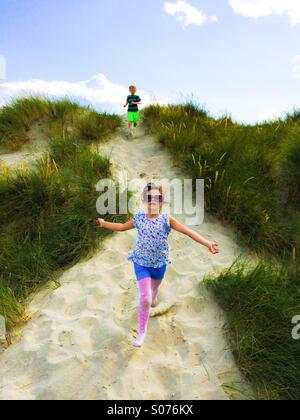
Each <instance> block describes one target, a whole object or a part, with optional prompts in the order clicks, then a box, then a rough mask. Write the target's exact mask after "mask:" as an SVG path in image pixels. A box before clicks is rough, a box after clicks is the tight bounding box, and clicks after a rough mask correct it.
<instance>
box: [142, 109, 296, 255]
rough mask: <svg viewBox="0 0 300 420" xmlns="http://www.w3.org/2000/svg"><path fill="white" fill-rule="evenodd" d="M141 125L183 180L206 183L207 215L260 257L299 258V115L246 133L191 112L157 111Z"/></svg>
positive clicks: (145, 116) (148, 111) (147, 111)
mask: <svg viewBox="0 0 300 420" xmlns="http://www.w3.org/2000/svg"><path fill="white" fill-rule="evenodd" d="M143 120H144V124H145V125H146V127H147V129H148V130H149V132H151V133H153V134H155V135H157V137H158V140H159V142H160V143H161V144H162V145H164V146H165V147H166V148H167V149H168V150H169V151H170V153H171V155H172V156H173V158H174V160H175V161H176V162H178V163H179V164H181V166H182V168H183V169H184V171H185V173H186V174H188V175H189V176H191V177H192V178H193V179H198V178H201V179H204V181H205V207H206V210H207V211H208V212H210V213H212V214H215V215H216V216H217V217H218V218H219V220H221V221H224V222H227V223H229V224H231V225H232V226H234V227H235V228H236V230H237V231H238V232H239V234H240V237H241V238H242V239H243V241H244V242H245V244H246V245H247V246H249V247H250V248H251V249H252V250H254V251H256V252H257V253H260V254H262V253H265V252H266V253H271V254H273V255H278V256H280V257H290V258H294V257H295V255H296V256H298V255H299V251H300V213H299V204H300V183H299V179H300V124H299V119H298V113H297V111H295V113H294V114H291V115H288V116H287V117H286V119H284V120H278V121H274V122H269V123H268V122H266V123H264V124H257V125H254V126H247V125H241V124H238V123H234V122H233V121H232V120H231V119H230V118H229V117H224V118H219V119H215V118H213V117H211V116H210V115H209V114H208V113H207V112H206V111H204V110H203V109H201V108H199V107H197V106H195V105H193V104H185V105H177V106H165V107H162V106H156V105H153V106H149V107H148V108H146V109H145V110H144V111H143Z"/></svg>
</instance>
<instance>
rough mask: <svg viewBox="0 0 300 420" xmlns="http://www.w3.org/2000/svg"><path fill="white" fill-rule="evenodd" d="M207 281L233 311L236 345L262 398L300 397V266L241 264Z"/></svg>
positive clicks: (231, 324)
mask: <svg viewBox="0 0 300 420" xmlns="http://www.w3.org/2000/svg"><path fill="white" fill-rule="evenodd" d="M207 284H208V286H209V287H210V288H212V289H213V291H214V293H215V295H216V296H217V298H218V300H219V302H220V303H221V304H222V306H223V308H224V309H225V311H226V313H227V315H228V326H227V332H228V337H229V340H230V343H231V347H232V349H233V351H234V354H235V356H236V358H237V360H238V361H239V365H240V367H241V370H242V372H243V374H244V375H245V377H246V378H248V379H250V380H251V381H252V383H253V385H254V388H255V392H256V394H257V396H258V398H259V399H292V400H299V398H300V366H299V363H298V358H299V349H300V345H299V342H298V341H296V340H293V338H292V328H293V325H292V322H291V320H292V318H293V317H294V316H295V314H300V270H299V269H295V267H293V268H292V267H289V266H287V268H283V267H282V268H278V267H276V265H275V267H274V266H271V265H267V264H260V265H258V266H257V267H256V268H254V269H253V268H252V269H250V268H248V269H245V268H244V267H242V266H240V265H239V264H238V265H237V266H236V267H234V268H232V269H230V270H228V271H227V272H224V273H223V274H221V275H220V276H219V277H218V278H217V279H210V280H209V279H208V280H207Z"/></svg>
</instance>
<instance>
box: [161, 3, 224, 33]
mask: <svg viewBox="0 0 300 420" xmlns="http://www.w3.org/2000/svg"><path fill="white" fill-rule="evenodd" d="M164 10H165V12H166V13H167V14H169V15H172V16H175V17H176V19H177V20H178V22H180V23H182V25H183V27H184V28H186V27H187V26H189V25H198V26H201V25H203V23H205V22H206V21H209V22H217V21H218V18H217V16H209V17H208V16H206V15H205V14H204V13H203V12H202V10H200V9H197V8H196V7H194V6H192V5H191V4H189V3H188V2H187V1H186V0H177V1H176V3H170V2H166V3H165V5H164Z"/></svg>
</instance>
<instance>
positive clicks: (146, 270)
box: [134, 263, 167, 281]
mask: <svg viewBox="0 0 300 420" xmlns="http://www.w3.org/2000/svg"><path fill="white" fill-rule="evenodd" d="M134 271H135V274H136V279H137V281H140V280H143V279H146V278H149V277H150V278H151V279H153V280H163V279H164V277H165V274H166V271H167V266H166V265H164V266H163V267H161V268H151V267H142V266H141V265H139V264H136V263H134Z"/></svg>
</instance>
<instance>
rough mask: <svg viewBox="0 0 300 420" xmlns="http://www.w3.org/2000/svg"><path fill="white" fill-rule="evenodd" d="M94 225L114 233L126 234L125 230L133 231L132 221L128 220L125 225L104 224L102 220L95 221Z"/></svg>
mask: <svg viewBox="0 0 300 420" xmlns="http://www.w3.org/2000/svg"><path fill="white" fill-rule="evenodd" d="M96 223H97V225H98V226H99V227H101V228H103V229H109V230H113V231H114V232H126V231H127V230H132V229H134V223H133V220H130V221H129V222H127V223H110V222H106V221H105V220H104V219H97V220H96Z"/></svg>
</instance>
